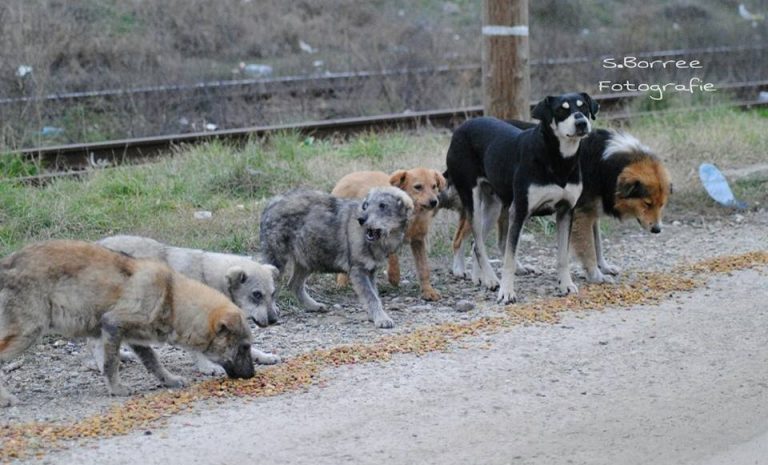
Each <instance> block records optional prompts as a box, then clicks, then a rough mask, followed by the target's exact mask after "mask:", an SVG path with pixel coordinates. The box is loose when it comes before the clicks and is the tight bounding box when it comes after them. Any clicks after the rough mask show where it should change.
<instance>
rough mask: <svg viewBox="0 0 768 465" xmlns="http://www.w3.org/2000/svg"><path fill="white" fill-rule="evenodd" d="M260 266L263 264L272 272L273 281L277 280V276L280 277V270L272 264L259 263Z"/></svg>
mask: <svg viewBox="0 0 768 465" xmlns="http://www.w3.org/2000/svg"><path fill="white" fill-rule="evenodd" d="M261 266H263V267H264V269H265V270H267V271H269V272H270V273H272V279H274V280H275V281H277V278H279V277H280V270H278V269H277V267H276V266H272V265H261Z"/></svg>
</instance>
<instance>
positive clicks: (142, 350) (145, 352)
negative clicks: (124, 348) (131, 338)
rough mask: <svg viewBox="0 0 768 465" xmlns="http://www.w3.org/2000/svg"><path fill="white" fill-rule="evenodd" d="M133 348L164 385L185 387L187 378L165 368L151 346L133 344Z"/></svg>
mask: <svg viewBox="0 0 768 465" xmlns="http://www.w3.org/2000/svg"><path fill="white" fill-rule="evenodd" d="M131 349H132V350H133V353H135V354H136V355H137V356H138V357H139V360H141V363H143V364H144V366H145V367H146V368H147V371H149V372H150V373H152V374H153V375H155V377H156V378H157V379H159V380H160V382H161V383H163V386H166V387H184V386H185V385H186V384H187V380H185V379H184V378H183V377H181V376H178V375H174V374H173V373H171V372H169V371H168V370H166V369H165V367H164V366H163V365H162V364H161V363H160V360H158V358H157V354H156V353H155V351H154V350H152V348H151V347H149V346H143V345H139V344H131Z"/></svg>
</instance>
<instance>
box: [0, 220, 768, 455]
mask: <svg viewBox="0 0 768 465" xmlns="http://www.w3.org/2000/svg"><path fill="white" fill-rule="evenodd" d="M444 221H450V222H453V219H452V218H448V219H447V220H444ZM667 221H668V225H667V227H666V228H665V230H664V232H663V233H662V234H660V235H654V236H651V235H649V234H647V233H645V232H643V231H641V230H639V228H638V227H637V225H636V224H633V223H631V224H623V225H618V224H617V223H615V222H611V223H610V224H611V225H612V228H613V230H612V231H610V233H609V234H607V235H606V236H607V239H606V240H607V244H606V251H607V256H608V258H609V260H611V261H612V262H613V263H615V264H617V265H619V266H621V267H622V268H623V269H624V270H626V272H625V273H624V274H623V275H622V279H631V278H632V275H633V273H634V272H636V271H645V270H655V271H669V270H671V269H672V268H673V267H674V266H675V265H678V264H681V263H687V262H694V261H699V260H703V259H706V258H709V257H714V256H722V255H730V254H736V253H742V252H747V251H754V250H768V234H766V231H768V211H767V210H766V209H760V210H758V211H752V212H749V213H742V214H736V213H728V214H723V215H720V216H710V217H702V216H698V215H682V214H677V215H668V218H667ZM522 247H523V257H522V258H523V261H524V262H526V263H531V264H535V265H536V266H538V267H539V268H540V269H541V271H542V273H541V274H537V275H532V276H525V277H522V278H521V279H519V281H518V286H519V287H518V289H519V292H518V294H519V295H522V296H523V297H526V296H548V295H552V294H553V293H554V289H555V284H556V283H555V271H554V268H555V263H554V262H555V258H554V248H555V246H554V238H553V237H551V236H549V237H547V236H529V237H527V238H526V239H525V240H524V242H523V246H522ZM407 255H408V254H403V258H405V260H403V266H402V267H403V271H404V279H405V281H404V282H403V284H402V285H401V288H400V289H399V290H396V289H394V288H391V287H389V286H388V285H386V284H383V283H384V280H383V279H382V280H381V281H380V283H382V284H380V288H381V291H382V295H383V300H384V304H385V308H387V310H388V312H389V313H390V315H391V316H392V317H393V319H394V320H395V322H396V325H397V326H396V328H395V329H394V330H391V331H382V330H376V329H375V328H373V326H372V325H371V324H369V323H367V322H365V321H364V319H365V316H364V312H363V310H362V309H360V308H359V306H358V305H357V303H356V299H355V297H354V295H353V294H352V292H351V291H349V290H341V291H339V290H336V289H335V288H334V287H333V277H331V276H325V277H318V278H316V279H314V280H313V281H312V283H311V284H312V287H313V289H314V292H315V294H316V295H317V296H318V300H321V301H324V302H329V303H335V304H336V305H335V306H334V307H333V308H332V310H331V311H330V312H329V313H327V314H323V315H317V314H306V313H304V312H302V311H300V310H298V309H296V308H293V307H291V306H290V305H283V309H284V310H285V312H284V315H283V322H282V324H280V325H278V326H275V327H271V328H268V329H266V330H260V331H259V332H258V333H257V336H256V337H257V342H258V344H259V346H260V347H261V348H263V349H265V350H268V351H274V352H277V353H279V354H280V355H281V356H283V357H291V356H294V355H297V354H300V353H304V352H308V351H311V350H315V349H318V348H328V347H333V346H337V345H339V344H345V343H350V342H369V341H371V340H373V339H375V338H377V337H379V336H380V335H382V334H383V333H386V334H391V333H404V332H409V331H413V330H414V329H417V328H420V327H424V326H429V325H433V324H435V323H440V322H446V321H468V320H473V319H476V318H480V317H483V316H492V315H498V314H499V311H500V309H499V308H498V307H497V306H496V305H495V304H494V297H495V294H494V293H490V292H485V291H483V290H480V289H477V288H475V287H474V286H473V285H472V284H471V283H469V282H467V281H462V280H458V279H456V278H453V277H452V276H450V274H449V273H448V272H447V269H448V266H449V262H450V258H449V257H447V256H444V257H440V256H439V254H434V253H433V258H432V269H433V270H434V277H433V279H434V282H435V287H436V288H437V289H439V290H440V291H441V292H442V293H443V296H444V298H443V299H442V300H441V301H439V302H436V303H425V302H422V301H419V299H418V286H417V284H416V280H415V277H414V276H413V267H412V264H411V262H410V259H409V257H407ZM575 270H576V267H575V266H574V271H575ZM576 274H577V276H578V272H576ZM579 283H583V280H580V279H577V284H579ZM764 283H765V274H764V273H763V274H760V272H757V271H750V272H740V273H738V274H736V275H734V276H719V277H717V278H716V279H715V280H714V281H712V283H711V284H710V286H709V287H708V288H704V289H700V290H698V291H696V292H695V293H693V294H682V295H681V296H679V297H676V298H674V299H673V300H671V301H669V302H666V303H664V304H663V305H662V306H660V307H658V308H643V309H637V310H638V311H627V309H615V310H613V311H609V312H605V313H600V314H590V315H589V316H588V317H587V318H584V319H576V318H571V319H568V320H567V321H564V322H562V323H561V324H559V325H556V326H535V327H519V328H514V329H512V330H510V331H508V332H504V333H502V334H498V335H495V336H493V337H488V338H482V339H478V340H477V341H475V344H474V348H470V349H468V350H464V349H462V350H456V351H454V352H451V353H447V354H431V355H428V356H424V357H421V358H415V357H410V356H402V357H398V358H396V359H395V360H394V361H392V362H390V363H386V364H373V365H364V366H354V367H352V368H344V369H339V370H337V371H334V372H330V373H327V374H326V375H325V376H326V378H327V379H328V381H329V383H328V385H327V387H324V388H313V389H311V390H310V392H309V393H305V394H296V395H284V396H280V397H277V398H272V399H263V400H256V401H252V402H248V403H243V401H240V403H238V404H232V405H229V406H227V407H226V408H218V407H212V408H211V409H208V408H201V409H199V410H198V413H197V414H191V415H190V414H188V415H183V416H178V417H175V418H174V419H172V423H171V425H170V426H169V427H167V428H161V429H158V430H157V431H154V432H153V434H152V435H149V436H143V435H142V434H143V433H137V434H136V435H133V436H128V437H123V438H115V439H110V440H105V441H103V442H101V443H99V444H98V445H95V448H86V449H81V450H70V451H64V452H61V453H58V454H53V453H52V454H49V455H47V456H46V457H45V458H44V459H43V460H44V461H46V462H47V463H57V464H59V463H74V462H76V461H78V462H82V461H87V462H88V463H102V462H103V463H143V462H144V461H146V462H147V463H153V461H157V462H160V461H165V462H164V463H173V462H177V461H179V462H180V461H181V460H182V459H184V460H185V461H189V462H192V463H232V462H233V461H235V460H244V459H245V458H251V459H253V460H259V461H260V462H265V463H289V462H290V463H303V462H312V463H339V462H343V461H349V462H351V463H379V462H382V461H384V460H388V461H393V462H394V463H459V462H464V463H466V462H469V463H649V462H652V461H655V462H656V463H662V464H664V463H704V462H705V460H711V462H710V463H712V464H715V463H760V462H744V461H738V462H729V461H728V460H730V459H731V458H732V457H735V456H736V455H734V454H740V453H741V454H746V455H744V456H745V457H748V458H749V457H753V456H754V451H759V450H761V448H762V450H765V448H766V442H768V439H767V438H766V436H765V435H764V434H765V432H766V431H768V411H767V409H768V402H766V400H768V399H767V397H768V376H767V375H766V370H767V369H768V365H767V364H766V363H765V362H766V357H767V356H768V355H767V354H768V350H766V349H765V348H764V346H765V340H766V335H767V334H768V330H766V328H768V325H766V321H765V319H766V314H765V312H766V307H765V305H764V302H765V301H766V297H768V295H767V291H766V286H765V284H764ZM462 301H470V302H472V303H473V304H474V305H475V307H474V308H473V309H471V310H470V311H466V308H462V310H464V311H459V309H460V308H461V307H462V306H461V305H460V303H461V302H462ZM760 305H762V307H760ZM181 352H182V351H180V350H178V349H174V348H170V347H165V348H163V349H162V351H161V355H162V358H163V361H164V362H165V363H166V365H167V366H168V367H169V369H171V370H172V371H174V372H176V373H179V374H182V375H184V376H187V377H188V378H191V379H193V380H200V379H205V378H206V377H205V376H204V375H197V374H195V373H194V370H193V367H192V363H191V362H190V361H189V359H188V357H187V356H185V355H184V354H182V353H181ZM83 358H84V354H83V347H82V343H81V342H80V341H67V340H63V339H60V338H56V337H47V338H46V339H45V340H44V341H42V342H41V343H40V344H39V345H38V346H37V347H35V349H34V350H30V351H29V352H28V353H26V354H25V355H24V356H22V357H20V358H19V359H18V361H17V362H18V363H15V364H13V365H12V366H11V367H10V368H13V370H12V371H10V372H9V373H7V375H6V379H7V380H8V384H9V387H10V389H11V390H12V391H13V392H14V393H16V394H17V396H18V397H19V398H20V399H21V401H22V403H21V405H19V406H17V407H13V408H9V409H4V410H3V411H2V412H0V413H1V414H2V424H11V425H13V424H19V423H27V422H30V421H53V422H58V421H70V420H77V419H81V418H83V417H85V416H88V415H93V414H98V413H99V412H103V411H104V410H105V409H107V408H108V407H109V406H111V405H114V404H120V403H121V402H122V400H120V399H114V398H110V397H109V396H107V395H106V390H105V388H104V385H103V381H102V380H101V378H100V376H99V375H98V374H96V373H94V372H93V371H91V370H89V369H87V368H84V367H83ZM5 368H6V369H8V368H9V367H8V366H6V367H5ZM122 373H123V378H124V381H125V383H126V384H127V385H130V386H131V387H133V388H135V389H136V390H137V391H142V392H150V391H153V390H157V389H159V387H158V386H157V383H156V382H155V381H154V380H153V379H152V378H151V377H150V376H148V375H147V374H146V372H145V370H144V369H143V367H141V366H139V365H138V364H136V363H128V364H124V366H123V369H122ZM222 432H226V434H222ZM761 435H763V436H761ZM751 438H752V439H754V440H753V441H752V442H748V441H750V439H751ZM206 441H207V442H206ZM742 443H744V444H742ZM206 444H209V445H210V447H205V448H202V447H201V446H202V445H206ZM201 451H205V452H204V453H202V452H201ZM91 454H93V455H91ZM185 454H188V457H187V456H185ZM718 454H725V455H724V456H723V457H725V458H724V459H722V460H721V459H718V457H719V456H718ZM750 454H751V455H750ZM516 457H519V458H516ZM139 458H140V460H139ZM171 458H173V459H174V460H170V461H168V460H169V459H171ZM568 460H571V462H568ZM633 460H634V461H633ZM718 460H720V461H719V462H718Z"/></svg>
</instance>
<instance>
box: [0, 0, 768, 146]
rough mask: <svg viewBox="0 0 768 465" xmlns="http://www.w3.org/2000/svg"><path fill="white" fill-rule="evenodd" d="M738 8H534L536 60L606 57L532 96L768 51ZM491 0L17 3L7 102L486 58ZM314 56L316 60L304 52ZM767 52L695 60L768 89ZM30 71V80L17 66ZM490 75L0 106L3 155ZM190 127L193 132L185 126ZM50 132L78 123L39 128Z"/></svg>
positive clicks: (355, 107) (475, 96) (445, 86)
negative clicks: (677, 54)
mask: <svg viewBox="0 0 768 465" xmlns="http://www.w3.org/2000/svg"><path fill="white" fill-rule="evenodd" d="M737 6H738V5H737V4H736V3H734V2H732V1H729V2H722V1H720V0H704V1H701V2H697V3H696V5H693V4H691V3H690V2H685V1H679V2H672V3H670V2H665V1H661V0H653V1H650V2H644V3H643V4H642V5H637V4H632V5H627V4H626V2H621V1H618V0H580V1H578V2H568V3H567V4H564V3H562V2H556V1H554V0H546V1H541V2H531V6H530V10H531V13H530V16H531V19H530V23H531V38H532V40H531V45H530V46H531V57H532V58H533V59H540V58H563V57H583V56H592V57H595V60H590V61H588V62H586V63H581V64H570V65H568V66H559V67H556V68H549V67H548V68H546V69H545V68H541V67H540V68H534V69H533V70H532V79H531V81H532V84H533V95H534V96H535V97H538V96H543V95H546V94H553V93H557V92H560V91H563V90H574V89H579V90H585V91H589V92H591V93H596V88H597V84H598V81H599V80H601V79H607V78H616V79H619V78H620V79H622V80H623V79H625V78H631V79H632V80H634V81H651V82H655V81H657V80H662V81H666V80H668V79H673V78H678V79H679V78H682V77H690V73H687V72H682V73H678V72H675V71H672V70H664V71H659V70H652V71H648V70H645V71H644V70H637V69H635V70H632V72H631V73H629V74H626V73H618V74H617V73H612V72H606V70H605V69H603V68H602V66H601V64H600V61H599V59H598V58H597V57H599V56H601V55H613V56H620V55H622V54H625V53H628V52H639V51H649V50H666V49H675V48H689V47H707V46H715V45H744V44H754V43H762V42H764V37H765V36H766V30H767V28H768V23H766V22H765V21H763V22H760V23H759V24H757V27H755V28H752V27H745V26H746V25H747V24H746V23H745V21H744V20H742V19H741V18H739V16H738V14H737ZM480 16H481V13H480V3H479V2H473V1H469V0H453V1H447V2H446V1H443V0H424V1H420V2H408V1H405V0H395V1H387V2H385V1H375V2H359V1H354V0H312V1H308V0H304V1H299V2H281V1H277V0H259V1H253V0H221V1H217V2H211V1H205V0H167V1H163V2H149V1H130V2H125V1H122V2H121V1H117V0H74V1H66V2H65V1H62V0H36V1H25V0H7V1H4V2H2V3H0V43H2V44H3V47H2V49H0V96H2V97H21V96H36V97H41V96H44V95H47V94H53V93H61V92H72V91H87V90H102V89H113V88H132V87H139V86H150V85H162V84H182V83H195V82H200V81H206V80H227V79H239V78H244V77H246V78H247V77H252V76H248V75H245V74H243V73H241V72H239V71H238V64H239V63H240V62H241V61H242V62H245V63H260V64H268V65H270V66H273V67H274V70H275V72H274V75H276V76H281V75H322V74H323V73H324V72H325V71H333V72H343V71H354V70H377V69H393V68H419V67H434V66H438V65H452V64H454V65H466V64H472V63H479V61H480V58H481V36H480V34H478V30H479V28H480V22H481V19H480ZM302 41H303V42H305V43H307V44H309V45H310V46H311V47H312V48H313V49H315V50H316V51H315V52H314V53H307V52H305V51H303V50H302V49H301V47H300V43H301V42H302ZM765 56H766V52H765V51H762V52H755V53H747V52H745V53H740V54H729V55H725V56H722V55H721V56H718V57H716V56H711V55H705V56H701V57H700V56H693V57H685V58H686V59H701V60H704V64H705V65H706V66H705V69H703V70H701V71H700V72H697V73H696V75H697V76H698V77H701V78H703V79H709V80H712V81H713V82H720V81H723V80H730V81H739V80H742V81H744V80H750V79H751V80H757V79H762V78H764V76H762V75H761V73H762V68H761V67H760V63H762V62H764V61H765ZM21 65H25V66H31V67H32V70H33V71H32V73H31V74H30V75H28V76H26V77H23V78H21V77H18V76H16V71H17V69H18V67H19V66H21ZM480 91H481V89H480V82H479V79H478V77H477V75H476V74H472V73H469V74H467V75H463V76H460V77H457V78H455V77H454V78H445V77H441V76H440V75H438V74H432V75H426V76H423V77H412V78H410V79H409V80H407V81H402V80H399V79H380V80H374V81H373V82H369V83H367V84H361V85H359V86H358V88H356V89H354V90H348V89H337V90H336V93H335V95H334V98H332V99H328V100H318V99H316V98H314V97H312V96H311V95H309V94H306V95H305V94H303V93H301V92H299V94H301V95H298V96H296V95H294V96H291V97H289V96H288V95H285V94H281V95H278V96H276V97H275V98H273V99H272V101H261V100H259V101H253V100H252V99H249V98H242V96H238V95H234V96H233V95H231V94H226V95H223V94H220V93H216V92H208V93H205V94H204V95H194V94H191V93H186V94H184V95H180V96H164V97H162V98H163V99H164V100H163V101H162V104H158V99H159V98H160V97H158V96H157V95H151V96H149V97H147V96H133V97H132V98H130V99H93V100H91V101H90V102H88V103H77V104H73V103H69V104H56V103H52V102H47V103H44V102H26V103H20V104H15V105H10V106H9V105H3V106H0V147H3V148H5V147H7V148H16V147H22V146H32V145H35V146H37V145H46V144H54V143H65V142H86V141H95V140H104V139H110V138H113V139H114V138H123V137H130V136H142V135H151V134H168V133H176V132H181V131H189V130H192V129H193V127H192V126H193V125H194V129H198V130H199V129H200V128H201V127H203V126H204V125H205V124H206V123H215V124H217V125H218V126H219V127H222V128H224V127H229V128H231V127H245V126H249V125H254V124H259V123H270V124H274V123H278V122H290V121H301V120H308V119H324V118H332V117H340V116H357V115H362V114H377V113H384V112H400V111H404V110H406V109H411V110H419V109H434V108H438V107H441V108H445V107H457V106H465V105H472V104H478V103H479V101H480ZM182 120H185V121H187V122H188V124H184V123H181V121H182ZM44 126H52V127H57V128H62V129H64V131H63V133H61V134H58V135H55V136H43V135H41V134H40V131H41V129H42V128H43V127H44Z"/></svg>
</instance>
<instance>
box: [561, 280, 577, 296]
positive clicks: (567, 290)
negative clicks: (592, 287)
mask: <svg viewBox="0 0 768 465" xmlns="http://www.w3.org/2000/svg"><path fill="white" fill-rule="evenodd" d="M559 288H560V295H568V294H578V293H579V288H578V287H576V285H575V284H574V283H573V282H572V281H571V282H565V281H563V282H561V283H560V286H559Z"/></svg>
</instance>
